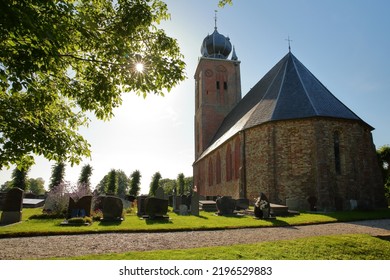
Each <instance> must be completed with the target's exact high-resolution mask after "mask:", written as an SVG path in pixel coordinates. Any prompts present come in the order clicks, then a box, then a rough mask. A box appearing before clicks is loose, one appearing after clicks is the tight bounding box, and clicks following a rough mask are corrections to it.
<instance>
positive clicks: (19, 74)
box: [0, 0, 185, 168]
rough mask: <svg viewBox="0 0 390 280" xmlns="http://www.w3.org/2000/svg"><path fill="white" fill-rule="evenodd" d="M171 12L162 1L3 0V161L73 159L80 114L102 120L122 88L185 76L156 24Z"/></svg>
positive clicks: (83, 149)
mask: <svg viewBox="0 0 390 280" xmlns="http://www.w3.org/2000/svg"><path fill="white" fill-rule="evenodd" d="M169 18H170V15H169V13H168V9H167V5H166V4H165V3H164V2H163V1H161V0H137V1H127V0H117V1H112V0H93V1H90V0H79V1H61V0H55V1H38V0H24V1H12V0H3V1H1V3H0V40H1V44H0V168H1V167H3V166H10V164H16V165H17V166H18V167H19V168H20V167H22V166H24V167H29V166H31V165H32V164H33V163H34V156H35V155H42V156H44V157H46V158H47V159H49V160H54V161H56V162H70V163H71V164H72V165H73V164H78V163H79V162H80V161H81V159H82V158H83V157H85V156H87V157H89V156H90V145H89V144H88V142H87V141H86V139H84V138H83V137H82V135H80V134H79V132H78V131H79V128H80V127H81V126H85V125H87V124H88V118H87V117H86V113H87V112H93V113H94V114H95V115H96V117H97V118H98V119H103V120H107V119H110V118H111V117H112V116H113V109H114V108H116V107H118V106H120V105H121V103H122V96H121V95H122V93H125V92H126V93H128V92H135V93H136V94H138V95H143V96H144V97H145V96H146V95H147V94H148V93H154V94H159V95H163V94H164V92H165V90H167V91H169V90H170V89H171V88H173V87H174V86H176V85H177V84H178V83H179V82H180V81H182V80H184V79H185V74H184V68H185V63H184V61H183V56H182V55H181V53H180V49H179V47H178V43H177V41H176V40H175V39H173V38H171V37H169V36H167V35H166V34H165V32H164V30H162V29H160V28H158V24H159V23H160V22H161V21H163V20H168V19H169ZM138 64H142V65H143V70H142V71H140V70H139V69H140V68H137V65H138ZM136 69H138V71H137V70H136Z"/></svg>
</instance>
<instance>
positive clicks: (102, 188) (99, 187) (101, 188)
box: [96, 174, 108, 194]
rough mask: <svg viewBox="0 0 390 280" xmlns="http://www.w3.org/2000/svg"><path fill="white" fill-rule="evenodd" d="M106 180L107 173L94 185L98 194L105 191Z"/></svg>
mask: <svg viewBox="0 0 390 280" xmlns="http://www.w3.org/2000/svg"><path fill="white" fill-rule="evenodd" d="M107 182H108V174H107V175H105V176H104V177H103V179H101V180H100V182H99V183H98V184H97V185H96V190H97V192H98V193H99V194H104V193H106V192H107V184H108V183H107Z"/></svg>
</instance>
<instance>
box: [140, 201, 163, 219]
mask: <svg viewBox="0 0 390 280" xmlns="http://www.w3.org/2000/svg"><path fill="white" fill-rule="evenodd" d="M167 212H168V199H161V198H157V197H148V198H146V199H145V215H144V216H145V218H151V219H155V218H168V216H167Z"/></svg>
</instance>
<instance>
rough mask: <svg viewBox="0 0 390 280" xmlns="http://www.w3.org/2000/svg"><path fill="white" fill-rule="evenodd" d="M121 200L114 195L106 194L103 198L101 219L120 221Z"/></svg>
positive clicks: (121, 214) (121, 212) (121, 211)
mask: <svg viewBox="0 0 390 280" xmlns="http://www.w3.org/2000/svg"><path fill="white" fill-rule="evenodd" d="M122 216H123V202H122V199H120V198H119V197H116V196H111V195H108V196H106V197H105V198H104V200H103V221H122V220H123V217H122Z"/></svg>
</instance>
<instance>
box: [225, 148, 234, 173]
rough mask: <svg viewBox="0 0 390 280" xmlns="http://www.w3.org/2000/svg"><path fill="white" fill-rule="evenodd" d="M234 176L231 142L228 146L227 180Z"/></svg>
mask: <svg viewBox="0 0 390 280" xmlns="http://www.w3.org/2000/svg"><path fill="white" fill-rule="evenodd" d="M232 178H233V163H232V149H231V148H230V144H228V146H227V148H226V181H230V180H231V179H232Z"/></svg>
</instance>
